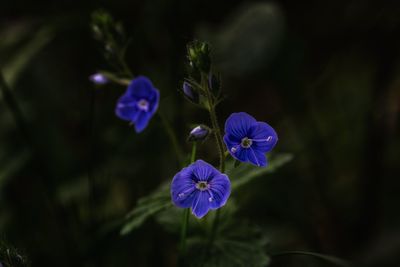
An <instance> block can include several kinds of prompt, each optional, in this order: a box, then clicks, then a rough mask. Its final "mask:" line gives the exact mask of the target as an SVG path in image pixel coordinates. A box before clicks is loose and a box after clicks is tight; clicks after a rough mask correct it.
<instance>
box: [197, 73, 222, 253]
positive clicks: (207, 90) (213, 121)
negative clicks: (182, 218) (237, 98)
mask: <svg viewBox="0 0 400 267" xmlns="http://www.w3.org/2000/svg"><path fill="white" fill-rule="evenodd" d="M201 84H202V87H203V89H204V92H205V93H206V97H207V100H208V105H209V109H208V111H209V113H210V119H211V124H212V127H213V130H214V136H215V141H216V143H217V147H218V154H219V170H220V171H221V172H222V173H223V172H224V171H225V158H226V157H225V149H224V145H223V140H222V135H221V130H220V128H219V123H218V119H217V113H216V111H215V106H216V103H215V101H214V97H213V95H212V93H211V92H210V88H209V87H208V82H207V79H206V77H204V75H202V77H201ZM220 213H221V209H218V210H217V212H216V214H215V217H214V221H213V224H212V226H211V236H210V242H209V247H211V246H212V245H213V243H214V240H215V236H216V235H217V230H218V224H219V221H220V216H221V214H220Z"/></svg>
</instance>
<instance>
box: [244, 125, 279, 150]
mask: <svg viewBox="0 0 400 267" xmlns="http://www.w3.org/2000/svg"><path fill="white" fill-rule="evenodd" d="M250 138H251V139H252V140H253V144H252V148H253V149H254V150H259V151H261V152H264V153H266V152H268V151H271V150H272V148H273V147H274V146H275V145H276V143H277V142H278V135H277V134H276V132H275V130H274V129H273V128H272V127H271V126H270V125H268V124H267V123H265V122H257V125H255V126H253V127H252V128H251V131H250Z"/></svg>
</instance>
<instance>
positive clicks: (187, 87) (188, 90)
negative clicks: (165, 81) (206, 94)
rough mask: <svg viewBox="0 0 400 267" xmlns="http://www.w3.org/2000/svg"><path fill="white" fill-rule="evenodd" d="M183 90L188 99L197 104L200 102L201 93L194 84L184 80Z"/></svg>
mask: <svg viewBox="0 0 400 267" xmlns="http://www.w3.org/2000/svg"><path fill="white" fill-rule="evenodd" d="M182 91H183V94H184V96H185V98H186V99H187V100H189V101H190V102H193V103H195V104H198V103H199V94H198V93H197V92H196V90H195V89H194V88H193V87H192V85H191V84H190V83H188V82H186V81H184V82H183V86H182Z"/></svg>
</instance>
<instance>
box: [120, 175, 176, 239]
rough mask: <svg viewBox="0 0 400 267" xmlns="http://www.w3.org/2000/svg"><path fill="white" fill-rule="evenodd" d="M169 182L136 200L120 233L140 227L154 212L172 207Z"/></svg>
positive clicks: (124, 233) (123, 233)
mask: <svg viewBox="0 0 400 267" xmlns="http://www.w3.org/2000/svg"><path fill="white" fill-rule="evenodd" d="M172 207H173V206H172V203H171V196H170V193H169V183H165V184H163V185H162V186H161V187H160V188H159V189H158V190H156V191H155V192H153V193H152V194H150V195H149V196H146V197H143V198H141V199H139V200H138V202H137V204H136V207H135V208H134V209H133V210H132V211H131V212H130V213H129V214H128V215H127V216H126V222H125V224H124V225H123V227H122V229H121V232H120V234H121V235H126V234H128V233H130V232H131V231H133V230H135V229H137V228H138V227H140V226H141V225H142V224H143V223H144V222H145V221H146V220H147V219H149V218H150V217H151V216H154V215H155V214H157V213H159V212H161V211H163V210H166V209H170V208H172Z"/></svg>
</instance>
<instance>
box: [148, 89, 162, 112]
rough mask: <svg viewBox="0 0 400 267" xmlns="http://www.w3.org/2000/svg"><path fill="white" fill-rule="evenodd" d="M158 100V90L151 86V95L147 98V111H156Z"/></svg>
mask: <svg viewBox="0 0 400 267" xmlns="http://www.w3.org/2000/svg"><path fill="white" fill-rule="evenodd" d="M159 102H160V92H159V91H158V90H157V89H156V88H153V96H151V97H150V98H149V103H150V108H149V112H150V113H151V114H154V112H156V111H157V109H158V103H159Z"/></svg>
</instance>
